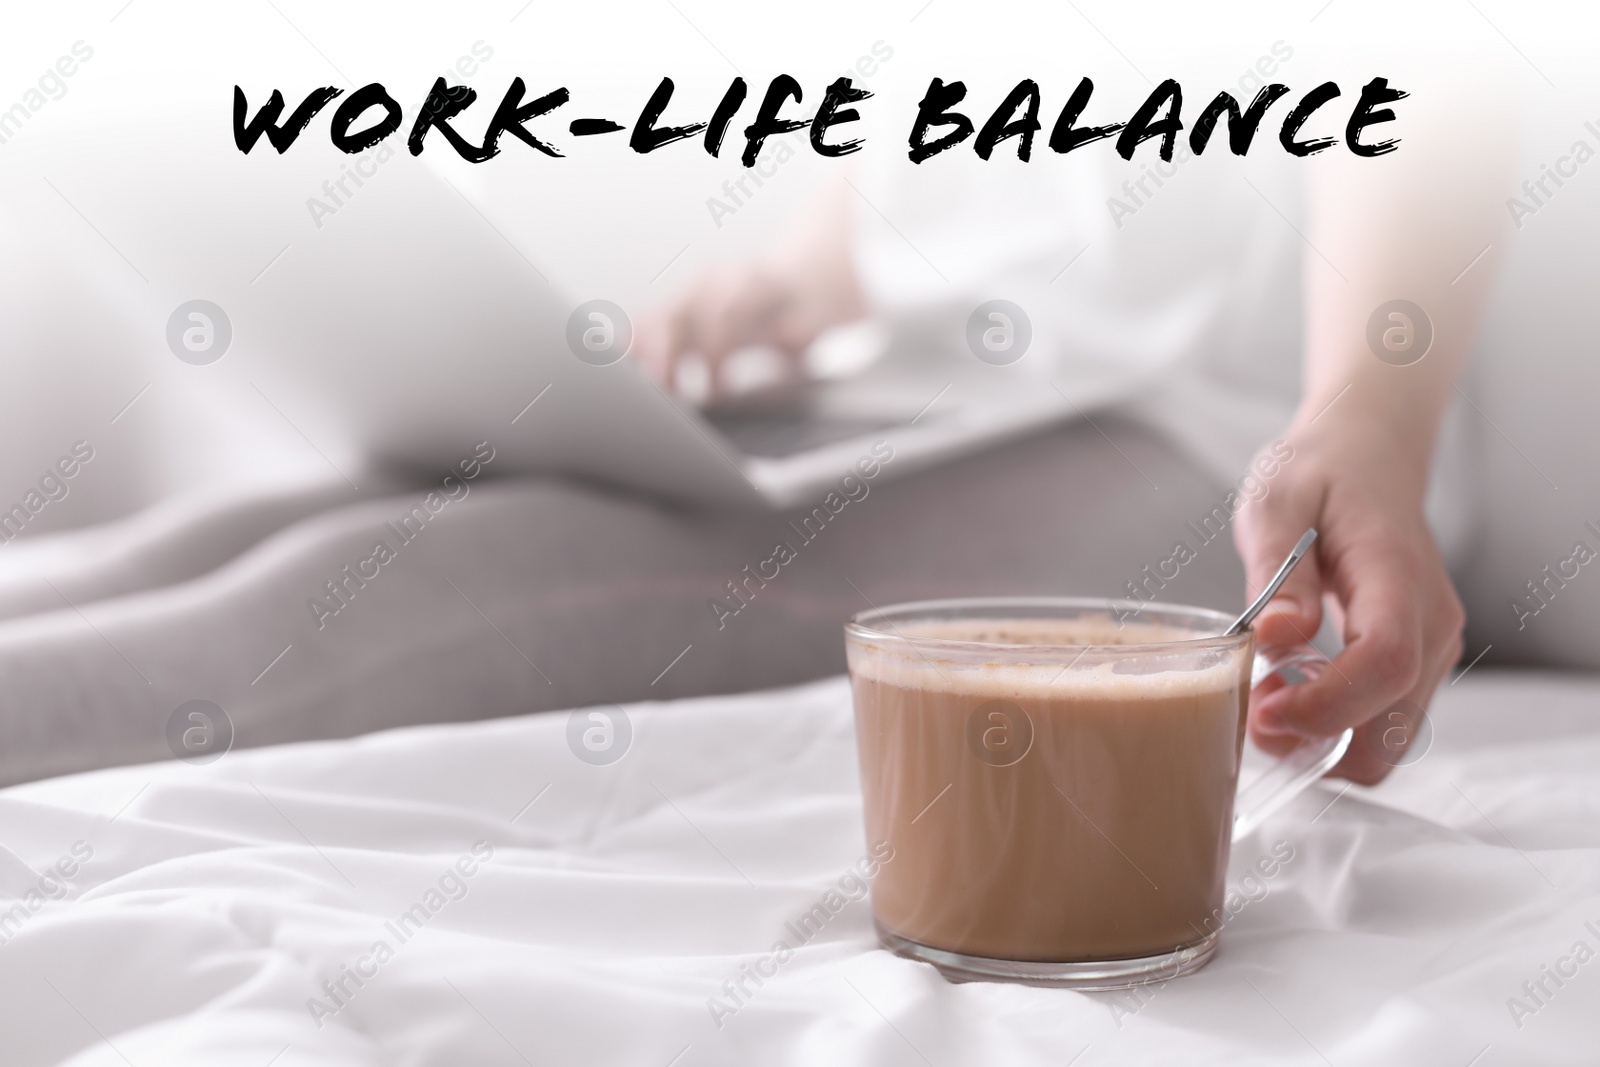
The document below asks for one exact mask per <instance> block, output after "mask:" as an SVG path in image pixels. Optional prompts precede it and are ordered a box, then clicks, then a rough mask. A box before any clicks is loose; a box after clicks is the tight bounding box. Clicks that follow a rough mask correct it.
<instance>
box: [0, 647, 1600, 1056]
mask: <svg viewBox="0 0 1600 1067" xmlns="http://www.w3.org/2000/svg"><path fill="white" fill-rule="evenodd" d="M1597 697H1600V679H1596V678H1594V677H1586V676H1564V677H1563V676H1553V675H1544V676H1540V675H1520V674H1493V673H1490V672H1487V671H1483V670H1481V669H1479V670H1474V671H1471V672H1470V673H1469V674H1468V675H1467V676H1466V677H1465V678H1464V679H1462V680H1461V681H1460V682H1459V683H1458V684H1455V685H1453V686H1448V687H1446V688H1445V690H1444V692H1443V694H1442V695H1441V697H1440V700H1439V706H1438V708H1437V730H1436V733H1435V738H1434V741H1433V744H1432V747H1431V749H1430V750H1429V751H1428V752H1427V753H1426V755H1425V756H1424V757H1423V758H1422V759H1421V760H1420V761H1419V762H1417V763H1416V764H1415V765H1414V766H1412V767H1410V768H1407V769H1404V770H1402V771H1401V772H1400V773H1399V774H1397V775H1396V776H1395V777H1394V778H1393V779H1392V781H1391V782H1390V783H1389V784H1386V785H1384V786H1382V787H1380V788H1379V789H1376V790H1371V791H1368V790H1363V789H1359V788H1350V789H1347V790H1346V791H1344V792H1342V793H1341V792H1340V787H1339V786H1337V785H1331V784H1330V785H1324V786H1320V787H1318V788H1316V789H1315V790H1313V791H1312V792H1311V793H1309V794H1307V795H1306V796H1304V797H1302V798H1300V799H1299V800H1298V801H1296V802H1295V803H1294V804H1292V805H1291V806H1290V807H1289V808H1287V809H1286V810H1285V811H1284V812H1283V813H1281V814H1280V815H1278V816H1276V817H1274V818H1273V819H1272V820H1270V821H1269V822H1268V824H1267V825H1266V826H1265V827H1264V828H1263V829H1262V830H1261V831H1260V832H1259V833H1257V834H1255V835H1253V836H1252V837H1250V838H1248V839H1247V840H1245V841H1243V842H1241V843H1240V844H1239V845H1237V846H1236V847H1235V850H1234V857H1233V864H1232V870H1231V874H1230V884H1232V885H1234V886H1235V887H1241V886H1243V888H1248V889H1250V896H1251V897H1252V898H1253V899H1250V900H1249V901H1248V902H1246V903H1243V904H1242V905H1240V906H1239V908H1238V910H1237V914H1236V915H1234V916H1233V918H1232V919H1231V920H1230V921H1229V923H1228V924H1227V926H1226V928H1225V930H1224V934H1223V945H1222V949H1221V951H1220V953H1219V955H1218V957H1217V958H1216V959H1215V960H1214V961H1213V962H1212V963H1211V964H1210V965H1209V966H1208V967H1207V968H1206V969H1205V970H1203V971H1201V972H1200V973H1198V974H1196V975H1194V976H1191V977H1186V978H1183V979H1180V980H1177V981H1174V982H1171V983H1169V984H1167V985H1165V986H1163V987H1154V988H1151V989H1148V990H1145V991H1142V992H1141V993H1140V994H1139V995H1138V996H1137V997H1135V996H1134V995H1132V994H1120V995H1117V994H1105V993H1100V994H1081V993H1073V992H1064V991H1059V990H1049V989H1039V988H1029V987H1023V986H1011V985H998V984H994V985H991V984H967V985H953V984H950V983H947V982H946V981H944V980H943V979H942V978H940V977H939V976H938V974H937V973H936V972H934V971H933V970H932V969H931V968H929V967H927V966H925V965H922V964H917V963H913V962H909V961H907V960H903V959H900V958H897V957H895V956H893V955H890V954H889V953H887V952H884V951H882V950H880V949H878V948H877V947H876V945H875V942H874V938H873V933H872V928H871V923H870V917H869V911H868V905H867V903H866V902H865V901H853V902H850V903H848V904H847V905H845V906H844V907H843V908H842V909H841V910H840V911H838V913H837V914H835V915H833V916H832V918H831V919H830V920H829V922H828V923H827V924H826V925H825V926H824V928H823V929H822V931H821V933H820V934H818V935H817V936H816V937H815V938H813V939H812V940H810V941H809V943H806V944H804V945H803V946H801V947H800V948H799V950H798V951H797V952H796V953H795V955H794V957H793V959H790V960H788V961H787V962H786V963H784V964H782V965H781V966H778V967H777V969H776V973H775V974H774V975H773V976H772V977H767V978H764V979H763V984H762V985H761V986H760V987H759V988H757V987H756V986H754V985H753V984H752V983H750V982H748V980H747V982H746V987H747V989H749V990H750V992H751V996H749V997H748V999H745V998H740V999H741V1000H743V1003H742V1004H737V1005H733V1006H734V1007H736V1009H737V1010H736V1011H734V1012H733V1013H732V1014H731V1015H729V1014H726V1013H724V1015H723V1017H722V1018H721V1020H720V1021H721V1023H722V1025H721V1026H720V1027H719V1026H718V1025H717V1022H716V1021H714V1020H713V1013H712V1011H711V1010H710V1008H708V1002H709V1001H710V998H713V997H717V996H725V994H724V992H723V984H724V982H725V981H727V980H729V979H735V980H736V979H738V978H739V977H740V973H741V972H740V968H741V965H745V964H750V965H754V964H755V963H756V962H757V961H759V960H761V958H762V957H763V956H764V955H765V954H767V953H769V952H770V951H771V949H772V947H773V945H774V942H775V941H777V940H778V939H779V938H780V937H784V936H785V924H786V923H789V922H791V921H792V920H795V919H796V918H797V917H798V916H800V915H801V914H802V913H804V912H806V911H808V910H810V909H811V908H812V907H813V905H815V904H817V903H818V902H819V901H821V900H823V898H824V896H825V894H826V893H827V891H828V890H829V889H830V888H837V887H838V886H839V884H840V879H841V877H843V876H845V875H846V873H847V872H848V869H849V868H850V867H851V865H852V864H855V863H856V862H857V861H858V860H859V859H860V858H861V857H862V856H863V855H864V853H865V851H866V842H865V841H864V840H863V833H862V828H861V815H860V801H859V795H858V791H857V784H856V766H855V751H854V742H853V733H852V725H851V717H850V709H849V691H848V688H847V687H846V685H845V684H844V683H843V681H841V680H839V679H833V680H829V681H825V682H820V683H816V684H812V685H809V686H804V687H800V688H796V689H790V690H783V691H777V692H769V693H757V694H750V695H742V696H734V697H721V698H711V699H695V700H683V701H678V702H675V703H672V704H662V705H654V706H650V705H635V706H632V707H631V708H630V709H629V711H628V714H629V718H630V721H631V725H632V739H631V747H630V748H629V749H628V751H627V753H626V755H625V756H624V757H623V758H622V759H621V760H620V761H618V762H616V763H614V764H611V765H609V766H592V765H590V764H588V763H585V762H582V761H580V760H579V759H578V758H576V757H575V755H574V752H573V751H572V749H570V748H569V745H568V741H567V737H568V716H567V715H564V714H560V713H555V714H543V715H534V716H529V717H525V718H519V719H508V720H499V721H491V722H479V723H470V724H464V725H450V726H436V727H416V728H409V729H404V730H397V731H392V732H388V733H382V734H375V735H370V736H367V737H363V738H358V739H354V740H347V741H337V742H323V743H310V744H299V745H287V746H280V747H275V748H267V749H259V750H254V751H242V752H233V753H230V754H228V755H226V756H224V757H223V758H222V759H221V760H220V761H218V762H217V763H215V764H212V765H210V766H206V767H194V766H189V765H186V764H182V763H169V764H156V765H148V766H140V767H130V768H120V769H115V770H107V771H99V772H95V773H91V774H86V775H80V776H77V777H72V778H62V779H55V780H51V781H45V782H39V783H33V784H30V785H25V786H18V787H14V788H11V789H8V790H5V791H4V792H0V833H3V841H4V844H5V848H6V852H5V853H3V854H0V855H3V856H4V863H3V864H0V893H3V894H5V895H7V896H9V897H11V898H12V899H11V900H9V901H7V902H6V903H5V908H6V909H10V910H9V911H8V910H0V932H3V933H4V935H5V936H6V938H7V939H6V941H5V943H4V944H3V945H0V1033H3V1034H4V1037H3V1047H4V1049H5V1051H4V1055H3V1057H0V1058H3V1060H4V1062H5V1063H6V1064H8V1065H18V1067H21V1065H31V1064H53V1063H60V1062H66V1063H71V1064H73V1065H74V1067H87V1065H91V1064H93V1065H102V1064H125V1063H132V1064H139V1065H143V1064H156V1063H160V1064H171V1065H188V1064H205V1065H208V1067H209V1065H219V1064H226V1065H231V1064H241V1065H249V1067H266V1065H267V1064H269V1063H270V1064H273V1065H274V1067H299V1065H306V1064H318V1065H331V1064H418V1065H421V1064H441V1065H442V1064H451V1065H455V1064H520V1063H546V1062H550V1063H558V1062H559V1063H629V1064H644V1065H650V1067H665V1065H667V1064H673V1065H675V1067H690V1065H700V1064H749V1063H763V1064H789V1063H796V1064H798V1063H819V1064H874V1065H877V1064H934V1065H938V1067H944V1065H947V1064H958V1063H982V1064H1004V1063H1051V1064H1066V1063H1076V1064H1079V1065H1080V1067H1093V1065H1094V1064H1102V1063H1123V1064H1127V1063H1150V1064H1171V1063H1228V1064H1234V1065H1237V1064H1253V1063H1263V1064H1265V1063H1272V1064H1284V1063H1289V1064H1325V1063H1332V1064H1358V1063H1359V1064H1391V1063H1392V1064H1407V1065H1415V1064H1441V1065H1449V1067H1464V1065H1466V1064H1468V1063H1473V1064H1479V1065H1490V1064H1510V1063H1517V1064H1558V1063H1573V1064H1576V1063H1592V1062H1593V1061H1594V1042H1595V1038H1596V1037H1597V1034H1600V1031H1597V1026H1596V1023H1595V1019H1596V1018H1597V1008H1600V959H1594V960H1586V961H1585V962H1584V963H1582V964H1581V965H1580V964H1577V963H1574V962H1572V959H1573V956H1572V953H1573V949H1574V946H1575V945H1576V944H1577V943H1578V942H1584V943H1586V944H1587V945H1588V947H1589V949H1590V951H1591V952H1592V951H1594V950H1597V949H1600V936H1597V934H1596V930H1600V894H1597V889H1600V819H1597V818H1596V799H1595V798H1596V797H1597V796H1600V791H1597V786H1600V769H1597V768H1600V699H1597ZM612 710H613V712H614V709H612ZM475 842H482V844H479V845H478V846H477V848H478V857H476V858H474V856H473V848H474V843H475ZM1279 842H1285V843H1287V845H1288V846H1289V847H1291V848H1292V849H1293V858H1292V859H1291V860H1290V861H1289V862H1287V863H1286V864H1284V865H1283V867H1282V869H1281V870H1280V871H1278V872H1277V873H1276V874H1275V875H1274V876H1273V877H1271V878H1267V879H1264V880H1262V881H1261V882H1260V883H1258V884H1254V885H1250V884H1245V883H1244V882H1243V879H1244V875H1245V873H1246V871H1247V868H1248V867H1249V866H1250V865H1251V864H1253V863H1254V861H1255V860H1256V859H1257V858H1259V857H1260V856H1262V855H1264V854H1266V853H1268V852H1269V851H1271V850H1272V849H1273V848H1274V847H1275V846H1278V843H1279ZM75 846H76V849H77V851H76V852H74V847H75ZM1279 847H1281V846H1279ZM491 849H492V855H491V856H490V857H489V858H488V859H487V860H483V859H482V858H481V857H482V855H483V854H484V853H485V852H487V851H489V850H491ZM86 851H87V852H88V853H90V855H89V856H88V858H87V859H86V860H82V862H78V860H80V859H82V857H83V854H84V853H85V852H86ZM464 857H466V858H467V859H468V860H470V862H463V865H462V870H465V869H467V868H470V869H471V874H470V876H467V875H458V876H457V877H455V878H453V879H452V878H449V877H448V876H447V874H446V872H447V871H448V870H450V869H453V868H454V865H456V864H457V862H458V861H462V860H463V858H464ZM63 859H64V860H66V861H68V862H66V863H65V866H64V867H62V868H58V869H57V870H58V875H56V876H52V879H51V880H49V881H48V882H46V883H43V884H44V893H42V894H41V896H39V897H36V898H33V899H34V900H36V901H39V900H43V899H44V897H45V896H47V895H48V894H49V893H53V892H56V891H57V890H56V887H58V886H60V885H61V884H63V882H62V880H61V879H60V878H59V872H64V871H65V870H67V869H68V868H70V869H71V871H72V873H71V876H70V877H67V878H65V879H64V884H65V885H66V887H67V888H66V893H65V895H64V896H63V897H62V898H61V899H58V900H48V901H46V902H43V903H42V904H41V906H39V907H37V909H32V908H30V905H29V903H28V900H29V898H28V897H27V895H26V894H27V893H28V891H29V889H30V887H31V888H33V889H35V890H37V889H38V888H39V886H40V885H41V880H40V877H38V876H36V874H35V873H34V872H38V875H43V874H44V872H45V871H46V869H47V868H49V867H51V866H52V865H54V864H56V863H57V862H58V861H59V860H63ZM891 862H892V861H891ZM24 865H26V867H24ZM28 868H31V870H29V869H28ZM430 891H432V892H433V893H434V894H436V896H434V897H430V896H429V894H430ZM453 897H458V898H459V899H452V898H453ZM419 904H421V905H422V906H423V913H422V915H423V918H421V919H418V920H414V921H413V924H412V926H410V927H407V930H409V931H413V932H412V933H411V935H410V936H409V937H408V938H407V939H406V940H404V941H401V940H400V938H398V937H397V936H396V932H395V929H393V928H391V926H389V925H386V924H393V923H395V922H396V921H397V920H398V917H399V916H400V915H401V914H402V913H403V912H406V911H407V910H408V909H412V908H414V907H415V906H416V905H419ZM433 905H437V906H436V907H435V906H433ZM18 907H20V908H21V909H22V911H23V913H22V914H21V916H20V917H18V916H17V915H16V909H17V908H18ZM414 914H415V913H414ZM7 916H10V917H11V918H9V919H8V918H7ZM8 923H9V925H8ZM1586 923H1593V926H1592V927H1591V926H1586V925H1585V924H1586ZM418 926H420V932H414V931H415V928H416V927H418ZM380 941H382V942H385V943H387V944H388V946H389V947H390V949H391V950H392V958H388V959H386V960H384V961H383V962H381V963H378V962H376V961H375V960H374V958H373V955H372V953H373V951H374V946H375V944H376V943H377V942H380ZM1564 959H1565V960H1567V961H1568V962H1567V963H1562V962H1561V961H1562V960H1564ZM764 966H765V967H766V969H768V970H771V965H770V964H767V965H764ZM1545 966H1549V967H1551V968H1558V967H1560V968H1564V969H1568V970H1571V969H1573V968H1576V971H1575V974H1573V975H1572V976H1570V977H1567V978H1564V979H1563V980H1562V981H1563V984H1562V985H1561V986H1557V985H1555V983H1554V982H1552V981H1550V980H1549V979H1545V985H1546V988H1547V991H1548V995H1547V996H1542V997H1541V998H1540V1000H1541V1002H1540V1003H1539V1004H1538V1005H1535V1004H1534V1003H1533V1002H1532V1001H1531V1000H1529V999H1528V996H1527V994H1526V993H1525V991H1524V990H1523V988H1522V986H1523V983H1524V981H1531V982H1538V981H1539V980H1540V979H1541V977H1542V976H1543V972H1542V971H1541V968H1542V967H1545ZM344 967H350V968H360V969H362V970H364V971H365V972H366V973H367V974H368V975H369V977H367V978H365V979H364V982H363V984H362V985H360V986H356V985H355V984H354V982H353V981H352V980H351V979H349V978H345V979H344V980H345V985H346V991H345V995H342V996H341V997H340V998H339V1000H340V1003H339V1004H337V1005H336V1004H335V1002H334V1001H332V1000H331V999H330V998H329V997H328V996H327V994H326V993H325V991H324V990H323V989H322V983H323V982H324V981H325V980H337V979H339V978H340V976H341V974H342V973H344V972H342V970H341V969H342V968H344ZM1512 997H1517V998H1519V999H1521V1000H1522V1001H1523V1002H1525V1003H1527V1004H1528V1006H1529V1007H1530V1008H1532V1009H1533V1010H1532V1011H1530V1012H1528V1013H1525V1014H1523V1015H1522V1017H1521V1018H1520V1020H1514V1019H1513V1017H1512V1012H1511V1010H1510V1008H1508V998H1512ZM314 998H318V999H320V1002H321V1003H322V1004H323V1006H324V1014H325V1013H326V1012H328V1011H332V1012H334V1013H333V1014H331V1015H326V1014H325V1017H323V1018H321V1019H320V1020H319V1019H317V1018H315V1017H314V1014H313V1010H312V1008H310V1007H308V1003H310V1004H315V1003H317V1002H318V999H314ZM724 1003H725V1004H730V1003H731V1002H729V1001H725V1002H724ZM319 1021H320V1022H321V1025H320V1027H319V1026H318V1022H319ZM1518 1021H1520V1023H1521V1026H1520V1028H1519V1027H1518V1025H1517V1022H1518ZM1485 1049H1487V1050H1488V1051H1484V1050H1485ZM1075 1057H1076V1058H1075ZM1474 1057H1478V1058H1477V1059H1474Z"/></svg>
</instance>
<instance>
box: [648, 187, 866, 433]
mask: <svg viewBox="0 0 1600 1067" xmlns="http://www.w3.org/2000/svg"><path fill="white" fill-rule="evenodd" d="M842 191H847V187H846V186H844V185H843V183H840V185H839V187H838V189H835V190H830V191H829V192H828V194H826V195H825V196H824V197H823V198H822V199H821V200H819V201H818V202H817V203H816V204H815V205H813V207H812V209H811V210H809V211H807V212H805V213H803V214H802V215H801V217H800V219H799V221H798V223H797V224H796V226H795V227H794V228H793V229H792V230H791V232H790V234H789V235H788V237H787V238H786V239H785V240H783V241H782V242H780V243H779V244H778V246H777V247H776V248H775V249H774V250H773V251H772V252H771V253H769V254H768V255H766V256H764V257H763V258H761V259H759V260H757V261H755V262H752V263H749V264H745V265H741V266H735V267H724V268H721V269H718V270H713V271H710V272H707V273H706V274H704V275H702V276H700V277H699V278H697V279H696V280H695V281H694V282H693V283H691V284H690V286H689V287H688V288H687V289H686V290H685V291H684V292H683V293H681V294H680V295H679V296H678V297H676V298H675V299H674V300H672V301H670V302H669V303H667V304H665V305H663V306H661V307H657V308H654V309H652V310H651V311H650V312H649V313H647V314H646V315H644V316H643V317H642V318H641V320H640V322H639V325H638V329H637V331H636V334H635V343H634V354H635V357H636V358H637V359H638V360H639V362H640V364H641V365H642V366H643V367H644V369H645V370H646V371H647V372H648V373H649V374H650V375H651V376H652V377H653V378H655V379H656V380H657V381H659V382H661V383H662V385H664V386H666V387H667V388H668V389H670V390H673V391H675V392H686V391H687V390H685V389H684V388H683V386H684V384H685V383H684V381H683V378H684V377H685V374H684V372H685V371H686V370H689V369H690V368H692V367H693V366H694V365H695V363H696V362H698V363H699V364H700V365H701V366H702V367H703V368H704V371H705V379H706V380H705V389H704V390H696V391H697V392H702V393H703V395H702V396H699V397H692V398H691V399H695V400H697V401H699V402H701V403H704V404H707V405H716V404H722V403H726V402H728V401H730V400H736V399H738V398H739V395H740V390H739V389H738V383H737V382H736V381H735V380H733V378H734V376H733V375H730V374H729V371H730V369H733V368H732V357H734V356H735V355H736V354H737V353H739V352H741V351H743V350H746V349H750V348H755V347H763V348H766V349H769V350H770V351H775V352H776V353H778V355H779V359H780V361H781V364H780V367H779V370H778V373H777V374H776V375H775V376H773V377H775V378H776V380H775V381H769V382H767V383H766V384H765V385H764V386H763V389H762V391H763V392H769V391H770V390H771V389H773V388H774V387H777V388H782V387H785V386H789V385H793V384H795V383H797V382H799V381H801V380H802V379H803V378H804V377H805V354H806V350H807V349H808V348H809V347H810V346H811V342H812V341H814V340H816V338H817V336H818V335H819V334H821V333H822V332H823V331H824V330H826V329H828V328H830V327H832V326H837V325H841V324H843V323H847V322H851V321H854V320H856V319H859V318H861V317H862V316H863V315H865V314H866V306H865V304H864V302H863V299H862V296H861V292H860V289H859V287H858V285H857V282H856V274H855V269H854V267H853V265H852V263H851V259H850V233H849V225H848V224H849V217H848V211H847V210H846V209H847V208H848V202H847V201H845V200H844V199H843V195H842Z"/></svg>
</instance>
